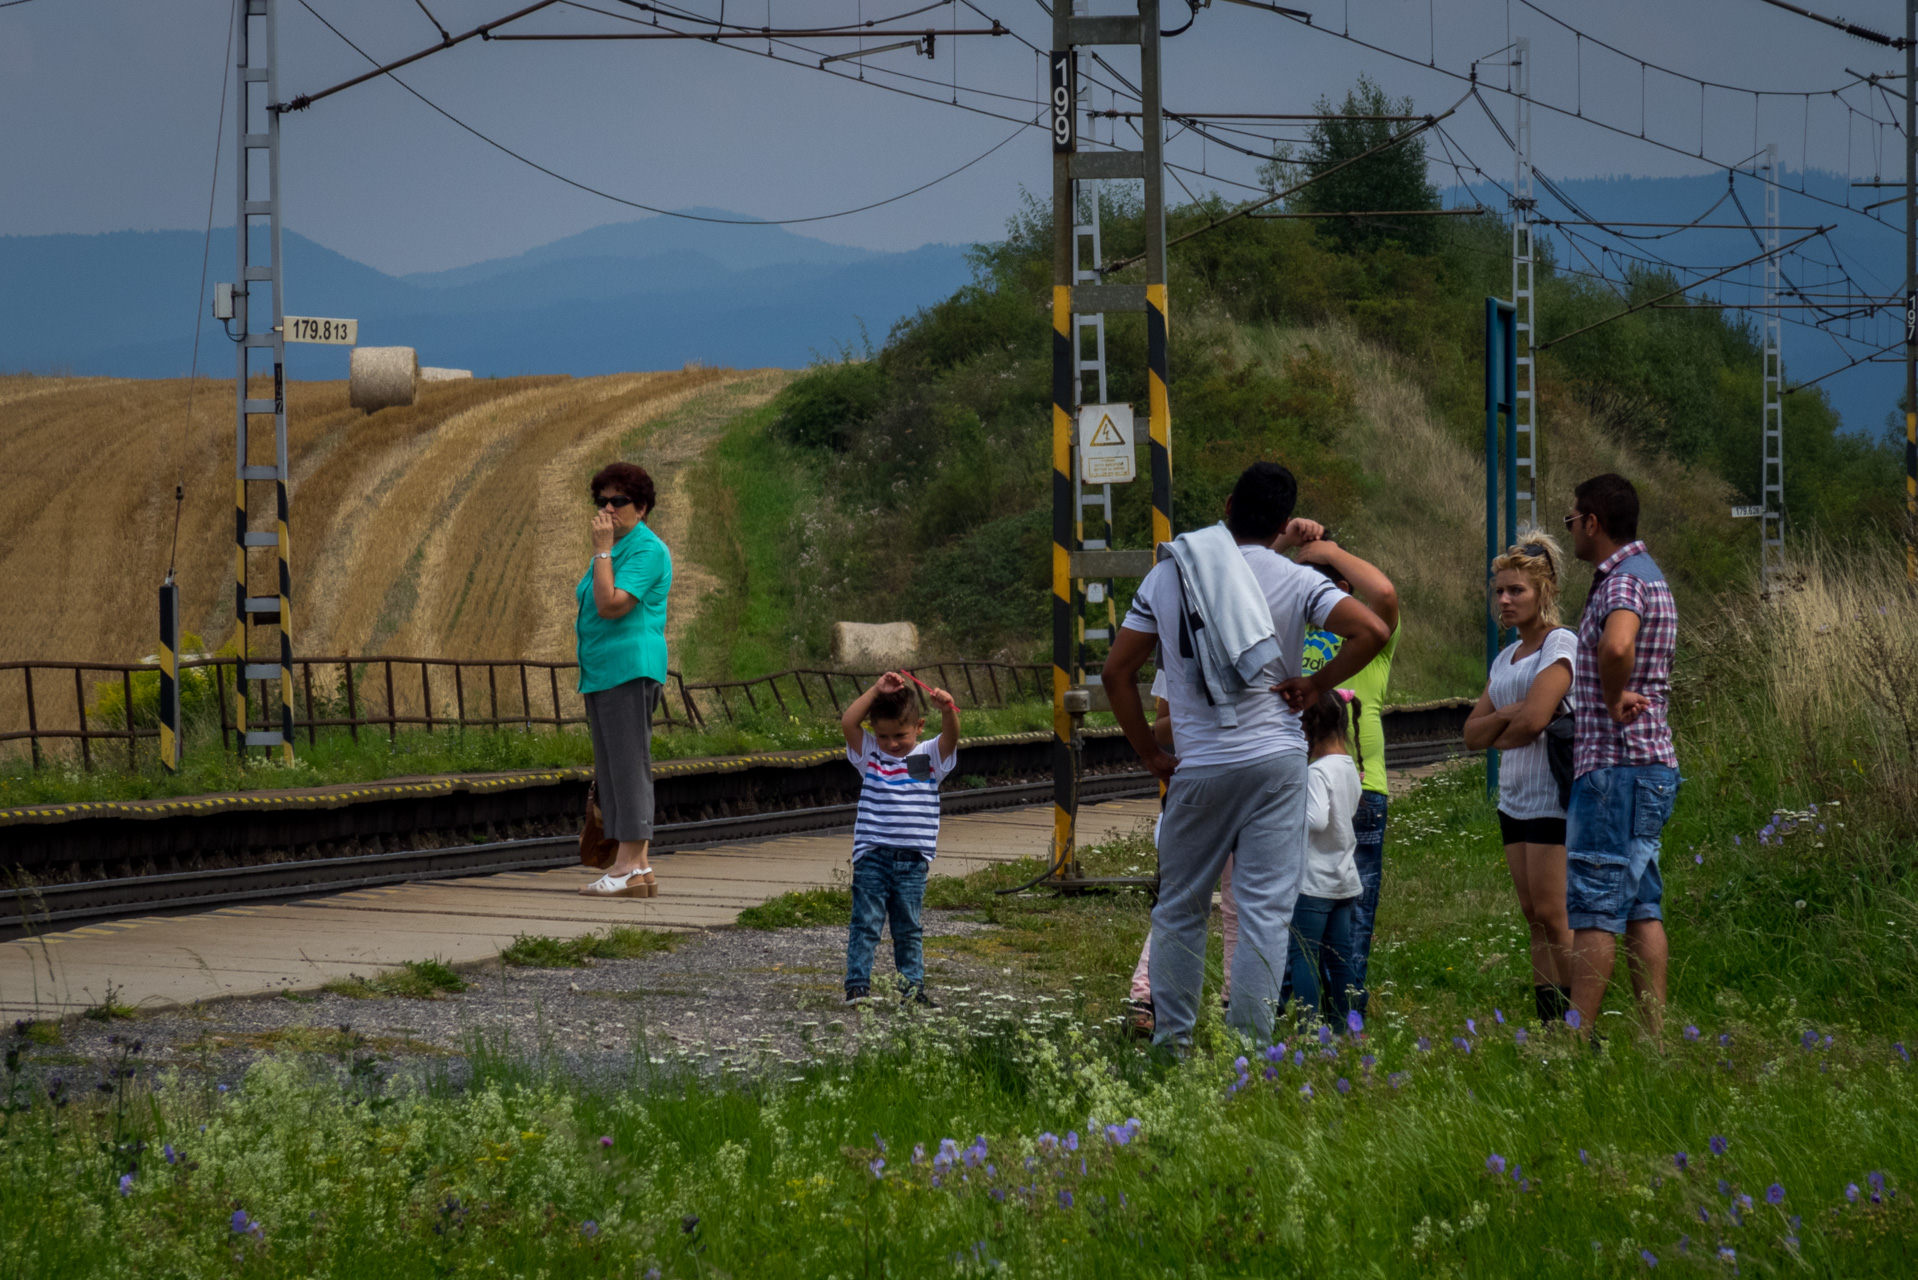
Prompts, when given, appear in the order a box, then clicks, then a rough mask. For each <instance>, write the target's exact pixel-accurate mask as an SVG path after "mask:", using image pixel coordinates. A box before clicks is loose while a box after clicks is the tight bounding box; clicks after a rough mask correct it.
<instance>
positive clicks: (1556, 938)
mask: <svg viewBox="0 0 1918 1280" xmlns="http://www.w3.org/2000/svg"><path fill="white" fill-rule="evenodd" d="M1564 566H1565V556H1564V552H1562V551H1561V550H1560V549H1559V545H1558V543H1557V542H1556V541H1554V540H1553V539H1552V538H1551V537H1550V536H1549V535H1547V534H1542V533H1538V532H1536V531H1533V532H1528V533H1526V534H1524V535H1522V536H1521V537H1520V538H1519V540H1518V542H1516V543H1515V544H1513V545H1512V546H1511V547H1509V548H1507V550H1506V552H1505V554H1504V555H1502V556H1500V557H1498V559H1496V560H1494V561H1493V562H1492V596H1493V599H1494V600H1495V601H1496V602H1497V605H1498V620H1499V624H1500V625H1501V626H1505V627H1514V628H1516V629H1517V630H1518V640H1517V641H1516V642H1514V643H1512V644H1510V645H1507V646H1506V647H1505V649H1504V650H1503V651H1501V652H1500V653H1499V655H1498V657H1497V658H1495V659H1493V661H1492V671H1491V678H1490V679H1489V680H1488V681H1487V682H1486V685H1485V692H1484V693H1483V694H1481V695H1479V700H1478V705H1477V706H1476V707H1474V708H1473V709H1472V714H1471V715H1470V716H1469V717H1468V718H1467V719H1466V721H1465V745H1466V746H1468V747H1471V748H1473V749H1474V750H1485V749H1487V748H1495V749H1497V750H1498V751H1499V752H1500V753H1501V754H1500V757H1499V771H1498V824H1499V829H1500V833H1501V834H1502V836H1503V838H1504V843H1505V863H1506V865H1507V866H1508V867H1510V868H1511V872H1512V886H1513V888H1515V889H1516V890H1517V891H1518V905H1519V910H1520V911H1522V912H1524V914H1525V923H1526V925H1527V926H1529V928H1530V930H1531V935H1532V936H1531V949H1532V992H1533V996H1534V998H1535V999H1536V1001H1537V1003H1538V1016H1539V1019H1540V1020H1541V1021H1543V1022H1557V1021H1559V1020H1560V1019H1562V1018H1563V1017H1564V1016H1565V1009H1566V1006H1567V1002H1568V1000H1569V999H1570V987H1571V952H1572V933H1571V929H1570V928H1569V927H1568V925H1567V922H1566V915H1565V796H1564V794H1563V791H1562V789H1561V786H1560V783H1559V780H1558V778H1557V776H1556V775H1555V773H1554V770H1553V768H1552V762H1551V758H1550V754H1549V752H1550V744H1549V742H1548V737H1547V733H1546V727H1547V726H1548V725H1550V724H1551V723H1552V722H1553V721H1554V720H1555V719H1557V718H1558V717H1559V716H1561V715H1563V714H1566V707H1567V705H1568V704H1567V702H1566V696H1567V694H1568V693H1569V692H1570V691H1571V688H1572V678H1573V674H1574V668H1575V666H1576V664H1577V662H1578V637H1577V635H1576V634H1575V633H1574V632H1572V631H1571V630H1570V629H1569V628H1566V627H1562V626H1560V625H1559V622H1558V597H1559V586H1560V583H1561V581H1562V575H1563V573H1564ZM1567 723H1569V721H1568V722H1567ZM1565 740H1566V741H1567V742H1569V740H1570V739H1569V735H1566V738H1565ZM1568 763H1569V762H1568ZM1566 781H1567V782H1569V781H1570V773H1569V770H1567V771H1566Z"/></svg>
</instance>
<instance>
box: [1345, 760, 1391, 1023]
mask: <svg viewBox="0 0 1918 1280" xmlns="http://www.w3.org/2000/svg"><path fill="white" fill-rule="evenodd" d="M1386 809H1387V803H1386V797H1385V796H1384V794H1383V793H1381V792H1378V791H1363V792H1360V793H1359V808H1358V812H1357V813H1355V814H1353V815H1352V834H1353V835H1355V836H1357V837H1358V841H1359V847H1358V851H1357V855H1356V856H1357V860H1358V864H1359V885H1360V889H1359V900H1358V904H1357V906H1355V907H1354V908H1353V911H1352V977H1353V985H1354V986H1356V987H1358V988H1359V994H1358V997H1357V998H1356V999H1355V1000H1354V1001H1353V1002H1352V1003H1353V1007H1354V1008H1356V1009H1357V1010H1358V1011H1359V1012H1360V1013H1364V1012H1365V1000H1366V995H1365V993H1366V986H1365V975H1366V970H1367V969H1368V968H1369V967H1370V966H1371V962H1372V926H1373V923H1374V922H1375V921H1376V920H1377V919H1378V915H1379V881H1380V880H1381V879H1382V878H1383V877H1384V875H1385V818H1386Z"/></svg>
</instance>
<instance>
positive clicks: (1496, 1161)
mask: <svg viewBox="0 0 1918 1280" xmlns="http://www.w3.org/2000/svg"><path fill="white" fill-rule="evenodd" d="M1485 1167H1486V1168H1487V1169H1490V1170H1491V1171H1492V1172H1493V1173H1504V1172H1505V1157H1504V1156H1502V1155H1500V1154H1499V1153H1498V1152H1496V1151H1494V1152H1493V1153H1492V1154H1491V1155H1489V1156H1486V1157H1485Z"/></svg>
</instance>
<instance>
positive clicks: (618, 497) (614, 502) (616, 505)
mask: <svg viewBox="0 0 1918 1280" xmlns="http://www.w3.org/2000/svg"><path fill="white" fill-rule="evenodd" d="M593 505H594V506H595V507H611V508H612V509H613V510H615V511H618V510H619V509H620V508H622V507H630V506H632V505H633V500H632V499H631V498H629V497H627V496H626V495H625V494H623V493H609V494H607V495H606V496H605V497H603V498H594V499H593Z"/></svg>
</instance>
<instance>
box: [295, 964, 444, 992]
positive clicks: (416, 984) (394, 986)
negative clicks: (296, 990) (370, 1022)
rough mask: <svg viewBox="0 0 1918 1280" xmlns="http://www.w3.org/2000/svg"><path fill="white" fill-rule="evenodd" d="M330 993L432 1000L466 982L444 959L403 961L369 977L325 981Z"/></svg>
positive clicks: (357, 976) (356, 976) (355, 976)
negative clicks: (396, 966)
mask: <svg viewBox="0 0 1918 1280" xmlns="http://www.w3.org/2000/svg"><path fill="white" fill-rule="evenodd" d="M326 989H327V990H328V991H331V992H332V993H333V994H334V995H338V996H346V997H347V998H349V999H352V1000H381V999H387V998H399V999H403V1000H436V999H438V998H439V997H440V996H442V995H445V994H447V993H448V992H454V991H464V990H466V982H465V980H464V979H463V978H461V977H460V976H459V974H457V973H455V972H454V971H453V966H451V965H449V964H447V963H446V962H445V961H444V960H438V959H434V960H406V961H402V962H401V964H400V966H399V968H397V969H388V970H387V971H386V972H385V973H381V974H376V975H375V976H373V977H372V978H362V977H360V976H359V975H357V974H355V975H353V976H351V977H346V978H339V979H336V980H335V981H332V982H329V983H327V984H326Z"/></svg>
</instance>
